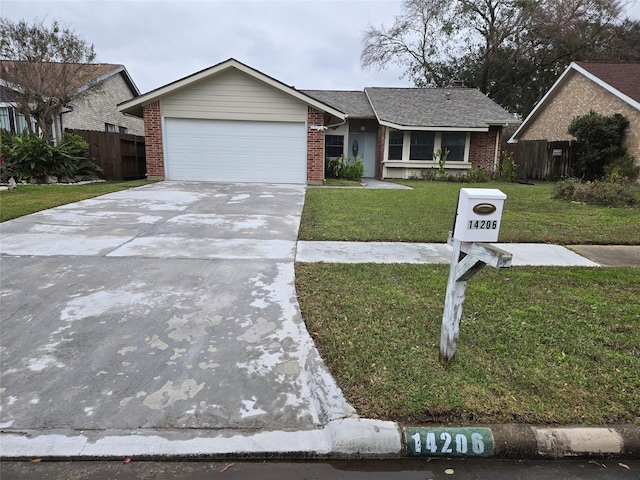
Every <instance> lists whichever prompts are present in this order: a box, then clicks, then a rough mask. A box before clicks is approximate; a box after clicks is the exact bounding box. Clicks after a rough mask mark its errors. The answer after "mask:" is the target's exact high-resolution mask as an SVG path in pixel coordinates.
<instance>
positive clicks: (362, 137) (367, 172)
mask: <svg viewBox="0 0 640 480" xmlns="http://www.w3.org/2000/svg"><path fill="white" fill-rule="evenodd" d="M356 157H360V160H361V161H362V164H363V165H364V174H363V175H362V176H363V177H375V175H376V134H375V133H350V134H349V159H350V160H354V159H355V158H356Z"/></svg>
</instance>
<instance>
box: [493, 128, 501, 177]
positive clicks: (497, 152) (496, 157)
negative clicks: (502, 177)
mask: <svg viewBox="0 0 640 480" xmlns="http://www.w3.org/2000/svg"><path fill="white" fill-rule="evenodd" d="M499 155H500V130H499V129H498V130H497V131H496V148H495V153H494V155H493V171H494V173H495V171H496V170H497V169H498V165H499V158H500V156H499Z"/></svg>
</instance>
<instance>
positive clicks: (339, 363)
mask: <svg viewBox="0 0 640 480" xmlns="http://www.w3.org/2000/svg"><path fill="white" fill-rule="evenodd" d="M402 183H405V184H409V185H411V186H412V187H413V188H414V190H412V191H408V190H369V189H344V190H340V189H308V190H307V197H306V201H305V208H304V212H303V218H302V224H301V229H300V235H299V239H300V240H353V241H406V242H439V243H443V242H445V241H446V237H447V233H448V231H449V230H451V227H452V224H453V215H454V213H455V204H456V198H457V194H458V190H459V189H460V188H463V187H476V188H499V189H500V190H502V191H503V192H505V193H506V194H507V200H506V201H505V208H504V213H503V217H502V228H501V232H500V239H499V240H500V241H502V242H527V243H528V242H532V243H556V244H579V243H584V244H638V243H640V210H639V209H637V208H636V209H633V208H609V207H599V206H591V205H584V204H577V203H569V202H563V201H560V200H555V199H553V198H552V191H553V185H552V184H540V185H534V186H531V185H518V184H478V185H461V184H447V183H434V182H402ZM638 193H639V194H640V187H638ZM448 269H449V266H448V265H406V264H397V265H374V264H362V265H339V264H297V265H296V287H297V292H298V298H299V301H300V306H301V309H302V315H303V318H304V319H305V322H306V323H307V326H308V329H309V331H310V332H311V334H312V336H313V338H314V339H315V341H316V344H317V345H318V348H319V350H320V352H321V354H322V356H323V358H324V359H325V361H326V363H327V365H328V366H329V368H330V370H331V372H332V374H333V375H334V376H335V377H336V379H337V382H338V384H339V385H340V387H341V388H342V389H343V391H344V393H345V395H346V397H347V399H348V400H349V401H350V402H351V403H352V405H354V407H356V409H357V410H358V413H359V414H360V415H362V416H364V417H369V418H379V419H384V420H393V421H399V422H407V423H409V422H410V423H413V424H419V423H473V422H477V423H493V422H497V423H500V422H520V423H538V424H547V423H551V424H554V423H557V424H589V423H591V424H611V423H639V422H640V397H639V396H638V395H637V392H638V391H640V305H639V303H638V301H637V300H638V298H640V270H639V269H633V268H615V269H614V268H579V267H571V268H557V267H514V268H512V269H511V270H505V271H500V272H498V271H495V270H493V269H489V268H487V269H484V270H483V271H481V272H480V273H479V274H478V275H476V276H475V277H473V279H472V280H471V281H470V282H469V287H468V290H467V297H466V302H465V307H464V314H463V320H462V326H461V337H460V344H459V346H458V353H457V356H456V360H455V361H454V363H453V364H452V365H450V366H449V367H444V366H442V365H441V364H440V363H439V360H438V355H439V341H440V324H441V319H442V309H443V306H444V294H445V290H446V282H447V275H448Z"/></svg>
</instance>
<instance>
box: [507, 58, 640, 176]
mask: <svg viewBox="0 0 640 480" xmlns="http://www.w3.org/2000/svg"><path fill="white" fill-rule="evenodd" d="M592 110H593V111H595V112H597V113H599V114H601V115H613V114H614V113H620V114H622V115H624V116H625V117H626V118H627V120H629V127H628V128H627V134H626V137H625V143H624V146H625V148H627V151H628V152H629V154H630V155H632V156H634V157H635V159H636V163H637V164H638V165H640V63H595V62H573V63H571V65H569V66H568V67H567V68H566V70H565V71H564V72H563V73H562V75H560V77H559V78H558V80H557V81H556V82H555V83H554V84H553V86H552V87H551V88H550V89H549V91H548V92H547V93H546V94H545V96H544V97H543V98H542V99H541V100H540V101H539V102H538V104H537V105H536V106H535V108H534V109H533V110H532V111H531V113H530V114H529V115H528V116H527V118H525V120H524V121H523V122H522V124H521V125H520V126H519V127H518V129H517V130H516V131H515V132H514V134H513V136H512V137H511V138H510V139H509V142H510V143H517V142H518V140H547V141H549V142H553V141H572V140H575V139H574V138H573V137H572V136H571V135H570V134H569V133H568V132H567V129H568V128H569V125H570V124H571V122H572V121H573V119H574V118H576V117H580V116H583V115H587V114H588V113H589V112H590V111H592Z"/></svg>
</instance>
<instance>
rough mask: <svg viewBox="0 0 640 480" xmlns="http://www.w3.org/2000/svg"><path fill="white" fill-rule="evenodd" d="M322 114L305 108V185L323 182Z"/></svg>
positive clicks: (313, 109)
mask: <svg viewBox="0 0 640 480" xmlns="http://www.w3.org/2000/svg"><path fill="white" fill-rule="evenodd" d="M323 126H324V113H323V112H321V111H320V110H316V109H315V108H313V107H307V183H322V181H323V180H324V129H323V128H313V127H323Z"/></svg>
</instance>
